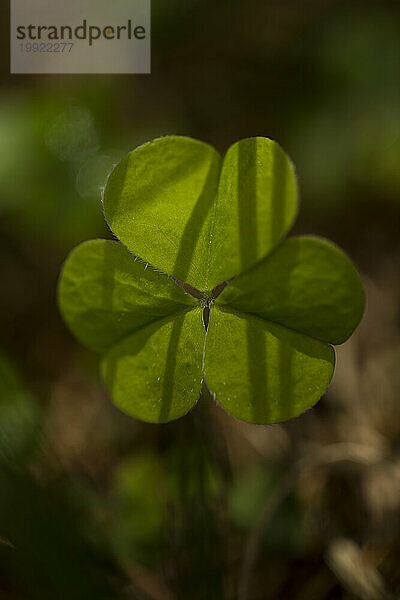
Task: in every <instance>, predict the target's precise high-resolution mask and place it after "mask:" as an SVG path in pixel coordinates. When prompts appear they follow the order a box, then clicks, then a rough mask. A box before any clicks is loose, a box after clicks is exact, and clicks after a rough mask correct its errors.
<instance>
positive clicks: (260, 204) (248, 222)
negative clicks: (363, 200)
mask: <svg viewBox="0 0 400 600" xmlns="http://www.w3.org/2000/svg"><path fill="white" fill-rule="evenodd" d="M296 214H297V183H296V176H295V171H294V167H293V165H292V163H291V162H290V160H289V159H288V157H287V156H286V154H285V152H284V151H283V150H282V149H281V147H280V146H279V145H278V144H276V143H275V142H273V141H272V140H270V139H268V138H264V137H254V138H247V139H244V140H241V141H240V142H237V143H236V144H234V145H233V146H231V147H230V148H229V150H228V152H227V154H226V157H225V159H224V163H223V168H222V173H221V180H220V185H219V190H218V199H217V204H216V209H215V217H214V227H213V233H212V235H213V237H212V254H211V261H210V281H211V282H212V284H213V285H214V286H215V285H217V284H219V283H221V282H223V281H225V280H227V279H230V278H232V277H233V276H234V275H237V274H239V273H241V272H242V271H244V270H245V269H248V268H249V267H251V266H252V265H253V264H255V263H256V262H257V261H258V260H260V259H261V258H263V257H264V256H266V255H267V254H268V253H269V252H270V251H271V250H272V249H273V248H274V247H275V246H276V245H277V244H278V243H279V242H280V240H281V239H282V237H283V236H284V235H285V234H286V233H287V231H288V230H289V228H290V227H291V225H292V223H293V221H294V219H295V217H296Z"/></svg>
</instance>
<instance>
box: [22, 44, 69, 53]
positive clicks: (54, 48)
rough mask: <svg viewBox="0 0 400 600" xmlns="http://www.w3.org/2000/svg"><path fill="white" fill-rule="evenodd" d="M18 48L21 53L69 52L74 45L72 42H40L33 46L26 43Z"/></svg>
mask: <svg viewBox="0 0 400 600" xmlns="http://www.w3.org/2000/svg"><path fill="white" fill-rule="evenodd" d="M19 47H20V49H21V52H71V50H72V48H73V47H74V44H73V43H72V42H69V43H66V42H62V43H59V42H57V43H51V42H40V43H33V44H32V43H30V42H26V43H25V44H20V45H19Z"/></svg>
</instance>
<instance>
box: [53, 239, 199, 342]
mask: <svg viewBox="0 0 400 600" xmlns="http://www.w3.org/2000/svg"><path fill="white" fill-rule="evenodd" d="M59 304H60V308H61V312H62V314H63V316H64V319H65V321H66V322H67V324H68V326H69V327H70V329H71V331H73V333H74V334H75V335H76V337H77V338H78V339H79V340H80V341H81V342H82V343H83V344H85V345H86V346H88V347H89V348H91V349H93V350H95V351H98V352H104V351H105V350H108V349H109V348H110V347H111V346H112V345H113V344H115V343H116V342H118V341H120V340H121V339H122V338H124V337H126V336H127V335H129V334H131V333H133V332H134V331H136V330H137V329H139V328H141V327H143V326H144V325H147V324H148V323H151V322H152V321H155V320H157V319H160V318H163V317H165V316H168V315H171V314H173V313H177V312H179V311H182V310H185V309H186V308H187V307H188V306H195V305H197V302H196V301H195V300H194V299H193V298H192V297H191V296H189V295H188V294H186V293H185V292H184V291H183V290H182V289H181V288H179V287H178V286H177V285H176V284H175V283H174V282H173V281H172V280H171V279H169V278H168V277H167V276H166V275H164V274H162V273H157V272H155V271H154V270H153V269H150V268H147V269H146V268H145V265H144V264H143V263H141V262H139V261H137V260H135V257H134V256H133V255H132V254H131V253H130V252H128V250H127V249H126V248H125V247H124V246H123V245H122V244H120V243H118V242H112V241H107V240H92V241H89V242H85V243H83V244H81V245H80V246H78V247H77V248H75V249H74V250H73V251H72V253H71V254H70V256H69V257H68V259H67V261H66V263H65V265H64V268H63V271H62V274H61V279H60V285H59Z"/></svg>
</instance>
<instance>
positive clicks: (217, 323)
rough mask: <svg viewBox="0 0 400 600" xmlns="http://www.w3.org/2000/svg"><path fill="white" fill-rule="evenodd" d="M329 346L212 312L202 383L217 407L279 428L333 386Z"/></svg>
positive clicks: (266, 324)
mask: <svg viewBox="0 0 400 600" xmlns="http://www.w3.org/2000/svg"><path fill="white" fill-rule="evenodd" d="M334 364H335V353H334V350H333V348H332V347H331V346H329V345H328V344H325V343H323V342H319V341H317V340H314V339H312V338H309V337H307V336H305V335H303V334H300V333H296V332H294V331H291V330H290V329H286V328H285V327H282V326H281V325H277V324H275V323H270V322H268V321H264V320H262V319H260V318H258V317H255V316H251V315H246V314H240V313H236V314H235V313H233V312H227V311H221V310H219V309H218V308H217V307H214V308H213V310H212V312H211V318H210V324H209V329H208V333H207V341H206V351H205V367H204V368H205V377H206V380H207V384H208V386H209V388H210V389H211V390H212V392H213V393H214V394H215V395H216V399H217V401H218V402H219V403H220V404H221V405H222V406H223V407H224V408H225V409H226V410H227V411H228V412H229V413H231V414H232V415H234V416H235V417H237V418H238V419H241V420H242V421H247V422H248V423H258V424H266V423H277V422H280V421H285V420H287V419H290V418H291V417H295V416H297V415H299V414H300V413H302V412H303V411H305V410H307V409H308V408H311V407H312V406H313V405H314V404H315V403H316V402H317V401H318V400H319V399H320V397H321V396H322V394H323V393H324V391H325V389H326V388H327V386H328V385H329V382H330V380H331V377H332V374H333V369H334Z"/></svg>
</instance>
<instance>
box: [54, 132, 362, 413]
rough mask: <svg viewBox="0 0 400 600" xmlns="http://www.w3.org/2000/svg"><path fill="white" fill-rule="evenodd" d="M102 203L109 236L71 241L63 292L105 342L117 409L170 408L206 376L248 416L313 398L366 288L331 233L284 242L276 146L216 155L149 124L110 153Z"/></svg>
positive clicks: (105, 369)
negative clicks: (136, 142) (148, 134)
mask: <svg viewBox="0 0 400 600" xmlns="http://www.w3.org/2000/svg"><path fill="white" fill-rule="evenodd" d="M103 205H104V214H105V218H106V220H107V223H108V225H109V227H110V229H111V230H112V232H113V233H114V235H115V236H116V238H117V239H118V241H106V240H93V241H88V242H85V243H83V244H82V245H80V246H78V247H77V248H76V249H75V250H73V252H72V253H71V255H70V256H69V258H68V260H67V262H66V264H65V266H64V269H63V272H62V275H61V280H60V286H59V302H60V307H61V311H62V314H63V315H64V318H65V320H66V322H67V323H68V325H69V327H70V329H71V330H72V331H73V332H74V333H75V334H76V336H77V337H78V338H79V339H80V340H81V341H82V342H83V343H84V344H86V345H87V346H88V347H89V348H91V349H93V350H95V351H98V352H101V353H102V354H103V357H102V363H101V370H102V374H103V378H104V380H105V383H106V386H107V388H108V390H109V392H110V394H111V396H112V398H113V400H114V402H115V403H116V404H117V405H118V406H119V407H120V408H121V409H122V410H124V411H125V412H127V413H129V414H131V415H133V416H135V417H137V418H140V419H142V420H144V421H148V422H166V421H171V420H173V419H177V418H178V417H181V416H183V415H184V414H186V413H187V412H188V411H189V410H190V409H191V408H192V407H193V406H194V405H195V404H196V402H197V400H198V398H199V395H200V392H201V389H202V385H203V382H204V381H206V382H207V385H208V387H209V389H210V390H211V391H212V393H213V394H214V395H215V398H216V400H217V401H218V402H219V403H220V404H221V405H222V406H223V407H224V408H225V409H226V410H227V411H229V412H230V413H231V414H232V415H234V416H235V417H237V418H239V419H242V420H244V421H247V422H250V423H275V422H278V421H283V420H286V419H289V418H291V417H294V416H296V415H298V414H300V413H301V412H303V411H304V410H306V409H307V408H310V407H311V406H313V405H314V404H315V403H316V402H317V401H318V400H319V398H320V397H321V395H322V394H323V393H324V391H325V389H326V388H327V386H328V384H329V382H330V380H331V377H332V374H333V370H334V363H335V353H334V350H333V348H332V346H331V344H340V343H342V342H344V341H345V340H346V339H347V338H348V337H349V336H350V335H351V334H352V332H353V331H354V329H355V327H356V326H357V325H358V323H359V321H360V319H361V317H362V314H363V311H364V304H365V300H364V292H363V288H362V284H361V282H360V279H359V276H358V274H357V272H356V270H355V268H354V266H353V264H352V262H351V261H350V260H349V258H348V257H347V256H346V255H345V254H344V253H343V252H342V251H341V250H339V249H338V248H337V247H336V246H334V245H332V244H330V243H329V242H327V241H325V240H322V239H318V238H313V237H295V238H291V239H288V240H286V241H282V238H283V237H284V236H285V234H286V233H287V232H288V230H289V228H290V227H291V225H292V223H293V221H294V219H295V216H296V212H297V184H296V176H295V172H294V168H293V165H292V163H291V162H290V160H289V159H288V157H287V156H286V154H285V153H284V152H283V150H282V149H281V148H280V146H278V145H277V144H276V143H275V142H273V141H271V140H269V139H267V138H262V137H256V138H248V139H244V140H242V141H240V142H238V143H236V144H234V145H233V146H231V147H230V148H229V150H228V152H227V154H226V156H225V157H224V159H221V157H220V155H219V154H218V153H217V152H216V150H214V149H213V148H212V147H211V146H209V145H207V144H204V143H202V142H199V141H196V140H193V139H190V138H185V137H178V136H173V137H165V138H161V139H157V140H155V141H153V142H150V143H148V144H145V145H144V146H141V147H139V148H137V149H136V150H134V151H133V152H131V153H130V154H129V155H128V156H127V157H126V158H124V159H123V160H122V161H121V162H120V163H119V164H118V165H117V166H116V167H115V169H114V170H113V171H112V173H111V175H110V177H109V179H108V182H107V185H106V187H105V190H104V196H103ZM138 257H140V259H139V258H138ZM144 261H146V262H144Z"/></svg>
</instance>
